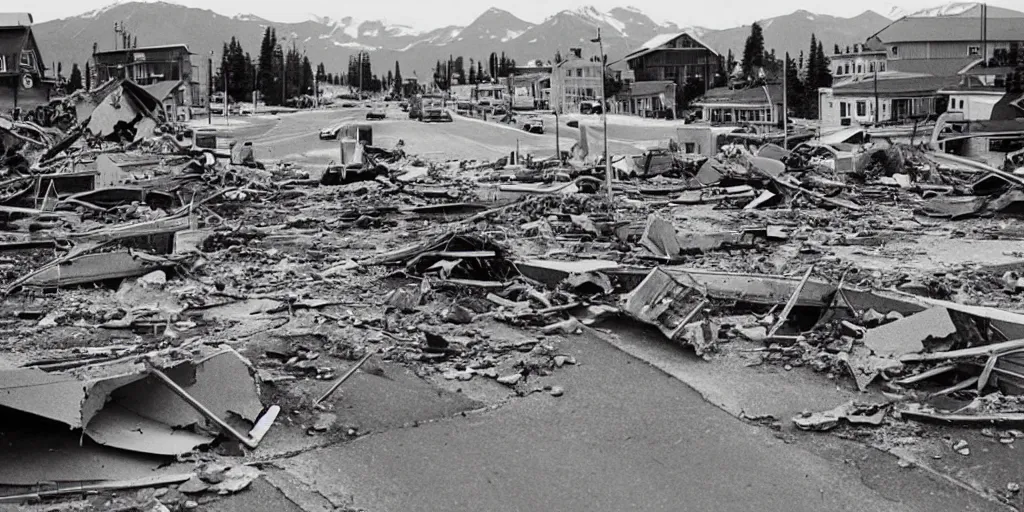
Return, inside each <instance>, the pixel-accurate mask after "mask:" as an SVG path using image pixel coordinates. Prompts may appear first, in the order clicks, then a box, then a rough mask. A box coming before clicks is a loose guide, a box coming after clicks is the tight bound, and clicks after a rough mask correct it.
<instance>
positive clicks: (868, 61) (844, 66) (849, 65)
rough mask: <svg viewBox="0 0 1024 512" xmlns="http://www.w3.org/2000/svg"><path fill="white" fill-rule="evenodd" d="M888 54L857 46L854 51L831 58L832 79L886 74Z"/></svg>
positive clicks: (883, 51)
mask: <svg viewBox="0 0 1024 512" xmlns="http://www.w3.org/2000/svg"><path fill="white" fill-rule="evenodd" d="M888 60H889V59H888V52H886V51H885V50H877V49H871V48H868V47H866V46H865V45H861V44H856V45H854V46H853V50H852V51H848V52H843V53H838V54H835V55H833V56H832V57H831V59H830V62H831V65H832V77H833V78H835V79H837V80H838V79H842V78H847V77H851V76H863V75H871V74H874V73H876V72H877V73H884V72H885V71H886V69H887V61H888Z"/></svg>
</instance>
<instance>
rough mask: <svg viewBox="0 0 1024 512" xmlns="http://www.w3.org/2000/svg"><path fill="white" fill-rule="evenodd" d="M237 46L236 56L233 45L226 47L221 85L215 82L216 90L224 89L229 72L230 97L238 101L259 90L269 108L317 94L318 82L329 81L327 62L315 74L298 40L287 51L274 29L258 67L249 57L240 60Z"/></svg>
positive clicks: (265, 38)
mask: <svg viewBox="0 0 1024 512" xmlns="http://www.w3.org/2000/svg"><path fill="white" fill-rule="evenodd" d="M232 41H234V38H232ZM236 45H237V49H236V50H235V51H234V52H233V53H232V51H231V48H230V46H231V45H230V44H227V45H225V57H224V58H223V59H221V62H222V65H221V71H220V73H219V74H218V78H220V80H219V82H220V84H219V85H218V83H217V82H218V81H217V80H215V83H214V86H215V88H216V90H218V91H219V90H223V82H224V76H223V73H225V72H227V73H228V75H227V84H228V87H227V91H228V96H230V97H232V98H233V99H235V100H242V101H244V100H245V99H246V98H248V95H251V94H252V91H253V90H258V91H259V92H260V96H262V98H263V101H265V102H266V103H267V105H280V104H281V102H282V101H286V100H287V99H289V98H295V97H296V96H300V95H306V94H308V95H316V94H317V93H318V92H317V91H316V80H317V79H326V73H323V63H321V64H319V65H318V66H317V73H316V74H314V73H313V65H312V63H311V62H310V61H309V57H308V56H306V55H304V54H302V53H300V52H299V49H298V47H296V46H295V41H294V40H293V41H292V45H291V47H290V48H287V49H286V48H285V47H284V46H282V45H281V40H279V39H278V38H277V31H276V30H275V29H274V28H272V27H267V29H266V31H264V33H263V40H262V41H261V42H260V54H259V57H258V59H257V61H256V64H255V67H253V64H252V61H251V59H250V58H249V56H248V54H245V55H244V57H241V58H240V57H239V55H241V54H242V49H241V45H238V44H237V43H236ZM239 62H241V64H239ZM246 62H247V63H248V65H246V64H245V63H246ZM225 63H226V64H225Z"/></svg>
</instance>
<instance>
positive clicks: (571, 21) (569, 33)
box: [34, 1, 1012, 78]
mask: <svg viewBox="0 0 1024 512" xmlns="http://www.w3.org/2000/svg"><path fill="white" fill-rule="evenodd" d="M965 5H966V7H965ZM977 5H978V4H962V3H957V4H950V5H947V6H943V7H941V8H936V9H931V10H928V11H925V12H923V13H922V15H969V13H970V10H971V9H972V8H975V9H976V8H977ZM1001 11H1005V9H997V8H994V7H991V8H990V9H989V15H990V16H998V15H1001ZM1010 12H1012V11H1010ZM896 14H899V13H898V12H897V13H896ZM166 20H175V22H174V23H167V22H166ZM115 22H124V25H125V27H126V28H127V29H128V30H129V31H130V32H132V33H133V34H135V35H137V37H138V44H139V46H148V45H159V44H172V43H185V44H187V45H188V46H189V48H190V49H191V51H192V52H193V53H194V54H196V55H197V57H196V58H195V59H194V60H195V61H196V62H195V64H200V61H203V60H205V58H204V57H205V56H208V55H209V54H210V51H213V52H214V55H215V57H214V58H215V60H216V59H219V56H220V50H221V47H222V45H223V44H224V42H225V41H226V40H228V39H230V38H231V37H232V36H234V37H236V38H237V39H238V40H239V41H240V42H241V44H242V46H243V48H244V49H245V50H246V51H248V52H249V53H251V54H252V55H253V58H255V57H256V54H257V53H258V51H259V45H260V40H261V38H262V36H263V31H264V30H265V28H266V27H268V26H273V27H275V29H276V31H277V35H278V36H279V37H281V36H284V37H286V38H289V39H290V40H291V42H290V43H288V44H292V43H294V44H295V45H296V46H297V47H298V48H299V49H300V50H303V51H305V52H306V54H307V55H308V56H309V58H310V60H311V61H312V62H314V63H318V62H323V63H324V65H325V66H326V68H327V70H328V71H332V72H338V71H342V70H344V69H345V68H346V66H347V62H348V57H349V55H352V54H354V53H356V52H358V51H361V50H366V51H369V52H370V53H371V61H372V63H373V69H374V73H377V72H380V73H382V74H383V73H386V72H387V70H388V69H393V68H394V63H395V62H396V61H398V62H399V63H400V64H401V67H402V71H403V75H405V76H412V75H413V73H414V72H415V73H416V74H417V75H418V76H420V77H424V78H426V77H429V76H430V74H431V70H432V69H433V67H434V64H435V62H436V61H438V60H447V59H448V57H449V56H453V57H458V56H462V57H463V58H464V59H466V60H467V61H468V60H469V59H471V58H472V59H474V60H485V61H486V60H487V58H488V55H490V53H491V52H496V53H498V54H500V53H502V52H504V53H505V54H506V55H508V56H509V57H511V58H513V59H515V60H517V61H518V62H525V61H527V60H532V59H541V60H544V61H547V60H551V59H552V58H553V57H554V55H555V52H556V51H558V52H561V53H562V55H566V54H567V53H568V51H569V48H572V47H581V48H583V49H584V50H583V53H584V54H585V55H587V56H589V55H593V54H595V53H596V50H597V49H596V48H595V45H594V44H592V43H590V39H592V38H593V37H594V36H595V35H596V32H597V29H598V28H600V29H601V34H602V37H603V40H604V47H605V51H606V52H607V53H608V56H609V61H610V62H614V61H615V60H617V59H619V58H621V57H622V56H624V55H626V54H627V53H628V52H629V51H631V50H633V49H635V48H637V47H639V46H640V45H642V44H643V43H644V42H645V41H647V40H649V39H651V38H653V37H654V36H656V35H659V34H665V33H673V32H679V31H682V30H684V29H683V28H681V27H679V26H677V25H675V24H673V23H666V22H662V23H659V22H656V21H654V20H652V19H651V18H650V17H649V16H647V15H646V14H644V13H643V12H642V11H640V10H639V9H636V8H634V7H618V8H614V9H611V10H607V11H605V10H600V9H597V8H595V7H589V6H588V7H580V8H577V9H572V10H563V11H560V12H557V13H554V14H552V15H551V16H548V17H547V18H546V19H544V20H543V21H541V22H539V23H529V22H527V21H524V20H522V19H519V18H517V17H516V16H515V15H513V14H511V13H509V12H507V11H504V10H501V9H497V8H490V9H487V10H486V11H484V12H483V13H482V14H480V16H478V17H477V18H476V19H475V20H474V21H473V22H472V23H470V24H469V25H466V26H447V27H438V28H436V29H432V30H414V29H413V28H411V27H408V26H403V25H395V24H388V23H386V22H384V21H380V20H360V19H355V18H352V17H342V18H332V17H325V16H321V15H311V16H310V18H309V19H308V20H307V21H303V22H300V23H276V22H273V21H270V20H266V19H263V18H260V17H259V16H255V15H236V16H224V15H221V14H218V13H216V12H213V11H210V10H205V9H196V8H190V7H185V6H182V5H178V4H173V3H167V2H163V1H155V2H138V1H132V2H123V3H116V4H112V5H110V6H107V7H104V8H102V9H97V10H95V11H91V12H88V13H85V14H82V15H78V16H73V17H70V18H63V19H59V20H53V21H48V22H45V23H40V24H38V25H36V26H35V27H34V30H35V34H36V40H37V41H38V42H39V44H40V45H41V47H42V51H43V56H44V59H45V60H46V61H47V63H48V64H49V63H51V62H61V63H63V67H64V69H65V70H67V69H70V67H71V64H72V63H78V64H79V65H83V64H84V63H85V62H86V61H87V60H88V58H89V56H90V55H91V52H92V47H93V44H96V46H97V48H98V49H99V50H109V49H111V48H112V44H113V41H114V39H115V38H114V34H113V32H112V30H111V27H113V26H114V23H115ZM760 23H761V25H762V26H763V27H764V32H765V41H766V47H767V48H774V49H775V50H776V52H777V53H778V54H780V55H781V54H782V53H784V52H790V53H791V54H793V55H796V54H797V53H799V52H800V51H801V50H805V49H806V46H807V44H808V43H809V40H810V36H811V34H812V33H814V34H816V35H817V37H818V39H819V40H821V41H822V42H823V43H824V44H825V46H826V47H831V46H832V45H833V43H837V44H840V45H844V46H845V45H849V44H853V43H856V42H862V41H863V40H864V39H865V38H866V37H868V36H870V35H871V34H873V33H875V32H877V31H878V30H880V29H882V28H884V27H885V26H886V25H887V24H888V23H890V18H887V17H885V16H881V15H879V14H877V13H874V12H872V11H866V12H864V13H863V14H860V15H859V16H856V17H853V18H840V17H834V16H827V15H819V14H814V13H811V12H808V11H803V10H800V11H796V12H794V13H791V14H787V15H783V16H778V17H775V18H770V19H766V20H762V21H761V22H760ZM685 30H688V31H690V32H691V33H692V34H694V35H696V36H697V37H699V38H701V39H702V40H703V41H705V42H706V43H707V44H708V45H710V46H711V47H712V48H714V49H715V50H717V51H719V52H720V53H721V54H722V55H725V54H726V53H727V52H728V51H729V50H730V49H731V50H732V51H733V52H734V53H735V54H736V55H739V54H741V53H742V50H743V43H744V40H745V39H746V37H747V35H748V34H749V33H750V27H749V26H743V27H736V28H731V29H725V30H710V29H706V28H702V27H686V28H685ZM199 56H202V57H199ZM467 64H468V63H467Z"/></svg>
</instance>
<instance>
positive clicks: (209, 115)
mask: <svg viewBox="0 0 1024 512" xmlns="http://www.w3.org/2000/svg"><path fill="white" fill-rule="evenodd" d="M206 74H207V77H206V121H207V122H208V123H209V124H213V50H210V58H209V60H207V65H206Z"/></svg>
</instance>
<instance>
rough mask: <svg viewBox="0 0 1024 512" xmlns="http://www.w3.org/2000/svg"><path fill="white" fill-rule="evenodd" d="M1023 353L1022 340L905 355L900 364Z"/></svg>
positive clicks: (901, 357)
mask: <svg viewBox="0 0 1024 512" xmlns="http://www.w3.org/2000/svg"><path fill="white" fill-rule="evenodd" d="M1021 351H1024V339H1022V340H1011V341H1004V342H1002V343H993V344H991V345H982V346H980V347H971V348H964V349H960V350H950V351H947V352H931V353H927V354H905V355H903V356H900V362H901V363H920V362H925V361H945V360H948V359H963V358H970V357H981V356H1001V355H1005V354H1011V353H1014V352H1021Z"/></svg>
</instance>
